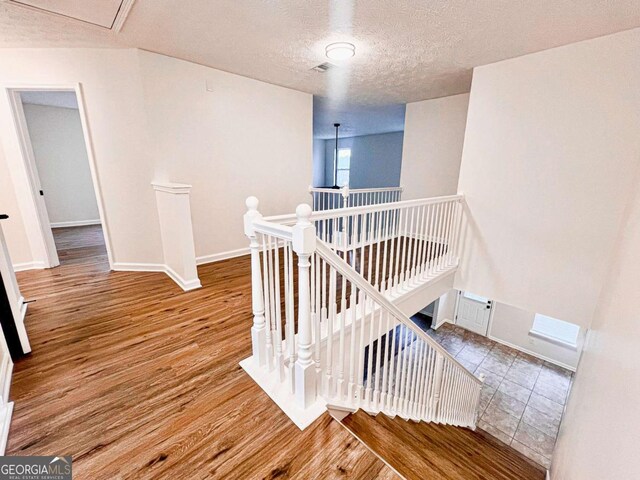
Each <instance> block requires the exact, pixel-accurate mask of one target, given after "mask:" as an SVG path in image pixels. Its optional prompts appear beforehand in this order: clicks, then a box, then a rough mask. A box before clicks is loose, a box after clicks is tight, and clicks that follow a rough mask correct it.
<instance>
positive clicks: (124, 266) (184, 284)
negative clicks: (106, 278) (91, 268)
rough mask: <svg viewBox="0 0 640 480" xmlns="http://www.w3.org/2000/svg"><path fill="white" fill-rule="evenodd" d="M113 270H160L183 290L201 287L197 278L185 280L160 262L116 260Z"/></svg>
mask: <svg viewBox="0 0 640 480" xmlns="http://www.w3.org/2000/svg"><path fill="white" fill-rule="evenodd" d="M113 270H115V271H116V272H162V273H166V274H167V276H168V277H169V278H170V279H171V280H173V281H174V282H176V283H177V284H178V286H179V287H180V288H182V289H183V290H184V291H185V292H188V291H189V290H195V289H196V288H200V287H202V284H201V283H200V280H199V279H194V280H185V279H184V278H182V277H181V276H180V275H178V274H177V273H176V272H175V271H174V270H173V269H172V268H171V267H169V266H167V265H164V264H162V263H126V262H116V263H114V264H113Z"/></svg>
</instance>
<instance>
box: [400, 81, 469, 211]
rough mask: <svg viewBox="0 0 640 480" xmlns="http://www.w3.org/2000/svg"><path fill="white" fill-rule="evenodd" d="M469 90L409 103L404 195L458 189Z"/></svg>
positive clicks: (429, 194) (438, 193) (437, 193)
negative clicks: (449, 95) (458, 93)
mask: <svg viewBox="0 0 640 480" xmlns="http://www.w3.org/2000/svg"><path fill="white" fill-rule="evenodd" d="M468 103H469V94H466V93H465V94H462V95H454V96H451V97H443V98H437V99H435V100H425V101H423V102H415V103H409V104H407V111H406V116H405V127H404V128H405V130H404V146H403V152H402V175H401V179H400V184H401V185H402V187H403V188H404V192H403V196H402V198H403V199H407V200H409V199H414V198H425V197H438V196H441V195H451V194H455V193H456V188H457V185H458V175H459V172H460V159H461V158H462V144H463V142H464V131H465V124H466V120H467V106H468Z"/></svg>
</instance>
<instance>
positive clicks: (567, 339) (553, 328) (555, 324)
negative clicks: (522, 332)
mask: <svg viewBox="0 0 640 480" xmlns="http://www.w3.org/2000/svg"><path fill="white" fill-rule="evenodd" d="M579 332H580V327H579V326H578V325H574V324H573V323H569V322H563V321H562V320H557V319H555V318H552V317H547V316H545V315H540V314H539V313H536V316H535V318H534V319H533V327H532V328H531V331H530V332H529V335H532V336H534V337H540V338H543V339H545V340H548V341H550V342H553V343H556V344H558V345H562V346H564V347H569V348H571V349H574V350H575V349H577V348H578V343H577V342H578V333H579Z"/></svg>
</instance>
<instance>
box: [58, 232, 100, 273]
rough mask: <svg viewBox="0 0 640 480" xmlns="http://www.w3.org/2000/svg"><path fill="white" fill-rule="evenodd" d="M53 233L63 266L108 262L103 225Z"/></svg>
mask: <svg viewBox="0 0 640 480" xmlns="http://www.w3.org/2000/svg"><path fill="white" fill-rule="evenodd" d="M52 231H53V240H54V241H55V243H56V250H57V251H58V258H59V259H60V264H61V265H69V264H73V263H88V262H90V261H93V262H106V261H107V249H106V247H105V245H104V235H103V233H102V226H101V225H86V226H82V227H63V228H54V229H52Z"/></svg>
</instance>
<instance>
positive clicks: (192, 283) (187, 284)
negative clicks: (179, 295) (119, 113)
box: [165, 265, 202, 292]
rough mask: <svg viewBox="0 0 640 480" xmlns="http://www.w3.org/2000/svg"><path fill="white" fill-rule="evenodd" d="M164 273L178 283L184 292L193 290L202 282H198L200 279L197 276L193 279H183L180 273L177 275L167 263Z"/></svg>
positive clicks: (200, 285)
mask: <svg viewBox="0 0 640 480" xmlns="http://www.w3.org/2000/svg"><path fill="white" fill-rule="evenodd" d="M165 273H166V274H167V275H169V277H170V278H171V279H172V280H173V281H174V282H176V283H177V284H178V285H180V288H182V290H184V291H185V292H188V291H189V290H195V289H196V288H200V287H202V284H201V283H200V279H199V278H194V279H193V280H185V279H184V278H182V277H181V276H180V275H178V274H177V273H176V272H175V270H173V269H172V268H171V267H169V266H168V265H167V266H166V267H165Z"/></svg>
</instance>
